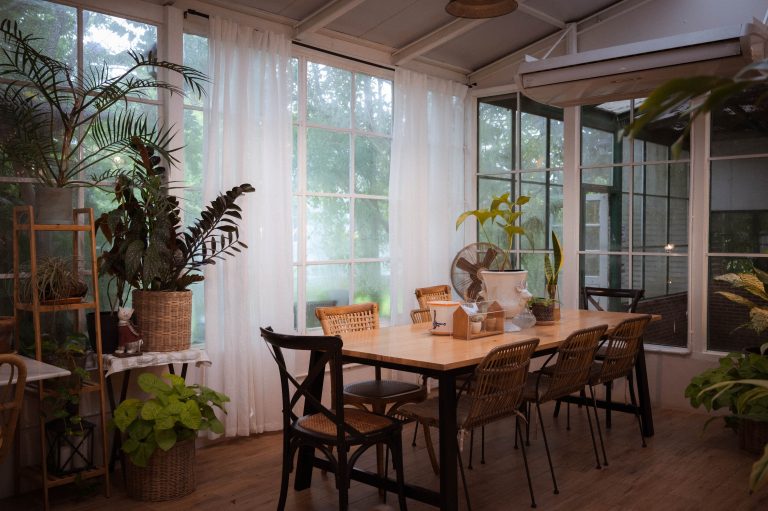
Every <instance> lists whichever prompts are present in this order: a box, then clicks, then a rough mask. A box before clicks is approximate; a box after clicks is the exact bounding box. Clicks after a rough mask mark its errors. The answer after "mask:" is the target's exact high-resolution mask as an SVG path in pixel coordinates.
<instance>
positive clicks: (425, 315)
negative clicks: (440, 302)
mask: <svg viewBox="0 0 768 511" xmlns="http://www.w3.org/2000/svg"><path fill="white" fill-rule="evenodd" d="M411 321H412V322H413V323H414V324H416V323H431V322H432V313H431V311H430V310H429V309H413V310H412V311H411Z"/></svg>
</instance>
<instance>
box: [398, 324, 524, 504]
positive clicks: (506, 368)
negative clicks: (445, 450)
mask: <svg viewBox="0 0 768 511" xmlns="http://www.w3.org/2000/svg"><path fill="white" fill-rule="evenodd" d="M538 345H539V340H538V339H530V340H527V341H522V342H515V343H510V344H505V345H503V346H497V347H496V348H494V349H492V350H491V351H490V352H488V354H487V355H486V356H485V357H484V358H483V360H482V361H481V362H480V364H478V366H477V367H476V368H475V371H474V373H473V374H472V376H471V377H470V378H468V379H467V380H466V382H465V383H464V385H463V386H462V387H461V389H460V390H459V392H458V395H457V397H456V400H457V403H456V404H457V409H456V420H457V427H458V430H459V437H463V436H464V435H465V434H467V433H469V432H470V431H472V430H473V429H475V428H478V427H482V426H485V425H486V424H490V423H492V422H495V421H499V420H502V419H506V418H508V417H515V435H516V439H517V436H519V437H520V439H521V444H522V429H521V428H520V427H519V421H520V420H521V419H523V420H524V418H523V415H522V414H521V413H520V411H519V408H520V403H521V400H522V396H523V389H524V387H525V383H526V376H527V375H528V366H529V364H530V361H531V355H533V352H534V351H535V350H536V347H537V346H538ZM400 413H401V414H403V415H404V416H406V417H411V418H413V419H415V420H416V421H418V422H419V423H421V424H423V425H424V430H425V431H426V430H427V428H429V427H430V426H433V427H436V428H439V426H440V411H439V398H437V397H432V398H429V399H427V400H426V401H422V402H420V403H408V404H405V405H403V406H402V407H401V408H400ZM456 441H457V442H459V449H458V450H457V452H458V455H459V456H458V463H459V469H460V472H461V481H462V483H463V484H464V495H465V497H466V499H467V508H468V509H470V510H471V509H472V505H471V503H470V498H469V488H468V487H467V479H466V476H465V474H464V463H463V462H462V459H461V446H462V445H461V442H460V441H459V439H458V438H457V440H456ZM521 453H522V455H523V463H524V465H525V475H526V477H527V478H528V490H529V491H530V494H531V507H536V499H535V498H534V495H533V484H532V483H531V475H530V472H529V471H528V459H527V457H526V454H525V447H524V446H523V447H522V449H521ZM432 455H434V453H433V454H432ZM440 462H441V463H446V462H447V461H446V460H440Z"/></svg>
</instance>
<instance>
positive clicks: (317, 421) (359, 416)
mask: <svg viewBox="0 0 768 511" xmlns="http://www.w3.org/2000/svg"><path fill="white" fill-rule="evenodd" d="M394 422H395V421H394V420H393V419H390V418H388V417H384V416H382V415H376V414H373V413H370V412H365V411H363V410H358V409H357V408H344V423H345V424H347V425H349V426H352V427H353V428H355V429H356V430H357V431H359V432H360V433H363V434H369V433H375V432H377V431H381V430H382V429H386V428H388V427H390V426H392V424H394ZM296 425H297V426H298V427H300V428H301V429H304V430H306V431H311V432H313V433H318V434H321V435H325V436H329V437H335V436H336V424H335V423H334V422H333V421H332V420H330V419H329V418H328V417H326V416H325V415H323V414H322V413H315V414H312V415H305V416H303V417H300V418H299V420H298V421H296ZM344 436H345V437H346V438H349V436H350V435H349V432H347V433H345V435H344Z"/></svg>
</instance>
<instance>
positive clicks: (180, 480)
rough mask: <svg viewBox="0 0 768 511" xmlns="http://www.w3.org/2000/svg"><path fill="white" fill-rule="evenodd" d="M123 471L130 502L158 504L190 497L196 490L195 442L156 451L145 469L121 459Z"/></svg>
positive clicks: (126, 459)
mask: <svg viewBox="0 0 768 511" xmlns="http://www.w3.org/2000/svg"><path fill="white" fill-rule="evenodd" d="M123 470H124V471H125V476H126V482H125V484H126V486H125V489H126V492H127V493H128V496H129V497H131V498H132V499H136V500H148V501H152V502H158V501H162V500H171V499H178V498H180V497H183V496H185V495H189V494H190V493H192V492H193V491H195V439H194V438H190V439H189V440H184V441H183V442H179V443H177V444H176V445H174V446H173V447H172V448H171V449H170V450H168V451H163V450H162V449H160V448H158V449H156V450H155V452H154V453H153V454H152V456H151V457H150V458H149V463H147V466H146V467H137V466H136V465H134V464H133V463H132V462H131V460H130V459H129V458H128V456H124V461H123Z"/></svg>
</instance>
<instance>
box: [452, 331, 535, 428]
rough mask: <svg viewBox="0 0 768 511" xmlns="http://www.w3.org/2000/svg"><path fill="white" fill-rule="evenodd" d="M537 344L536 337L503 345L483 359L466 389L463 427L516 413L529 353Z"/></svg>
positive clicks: (531, 353)
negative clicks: (467, 411)
mask: <svg viewBox="0 0 768 511" xmlns="http://www.w3.org/2000/svg"><path fill="white" fill-rule="evenodd" d="M538 345H539V340H538V339H529V340H527V341H523V342H515V343H511V344H505V345H503V346H498V347H496V348H494V349H492V350H491V351H490V352H489V353H488V354H487V355H486V356H485V358H483V360H482V362H480V364H479V365H478V366H477V368H475V372H474V375H473V377H472V380H471V385H469V390H468V391H467V397H468V398H469V399H470V400H471V401H470V403H471V404H470V407H469V413H468V415H467V417H466V419H465V420H464V423H463V424H462V425H461V428H462V429H465V430H470V429H472V428H476V427H478V426H483V425H484V424H487V423H489V422H492V421H495V420H499V419H502V418H504V417H509V416H511V415H514V414H515V413H517V411H518V408H519V407H520V401H521V400H522V397H523V389H524V388H525V380H526V378H527V377H528V366H529V364H530V362H531V355H533V352H534V351H535V350H536V347H537V346H538Z"/></svg>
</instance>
